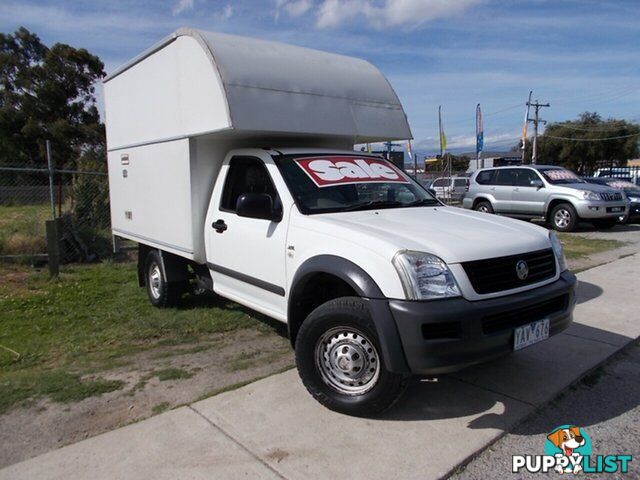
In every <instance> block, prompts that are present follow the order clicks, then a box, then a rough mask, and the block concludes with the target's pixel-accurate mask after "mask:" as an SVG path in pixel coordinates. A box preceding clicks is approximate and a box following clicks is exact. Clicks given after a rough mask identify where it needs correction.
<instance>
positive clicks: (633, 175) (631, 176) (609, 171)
mask: <svg viewBox="0 0 640 480" xmlns="http://www.w3.org/2000/svg"><path fill="white" fill-rule="evenodd" d="M593 176H594V177H595V178H617V179H618V180H624V181H627V182H631V183H634V184H636V185H638V184H639V182H640V170H639V169H637V168H630V167H610V168H609V167H607V168H599V169H597V170H596V171H595V172H594V173H593Z"/></svg>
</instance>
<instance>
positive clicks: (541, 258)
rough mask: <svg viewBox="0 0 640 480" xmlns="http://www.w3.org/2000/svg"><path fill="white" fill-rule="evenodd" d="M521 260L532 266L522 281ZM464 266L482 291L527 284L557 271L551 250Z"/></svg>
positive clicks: (477, 289)
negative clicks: (519, 271)
mask: <svg viewBox="0 0 640 480" xmlns="http://www.w3.org/2000/svg"><path fill="white" fill-rule="evenodd" d="M520 260H524V261H525V262H526V263H527V266H528V267H529V274H528V275H527V277H526V278H525V279H524V280H520V278H518V273H517V272H516V264H517V263H518V262H519V261H520ZM462 267H463V268H464V271H465V272H466V273H467V276H468V277H469V280H470V281H471V285H473V289H474V290H475V291H476V292H477V293H479V294H485V293H494V292H500V291H503V290H510V289H512V288H518V287H523V286H525V285H530V284H532V283H537V282H541V281H543V280H546V279H549V278H552V277H554V276H555V274H556V260H555V257H554V255H553V250H551V249H549V250H539V251H537V252H530V253H523V254H521V255H510V256H508V257H498V258H490V259H487V260H476V261H473V262H465V263H463V264H462Z"/></svg>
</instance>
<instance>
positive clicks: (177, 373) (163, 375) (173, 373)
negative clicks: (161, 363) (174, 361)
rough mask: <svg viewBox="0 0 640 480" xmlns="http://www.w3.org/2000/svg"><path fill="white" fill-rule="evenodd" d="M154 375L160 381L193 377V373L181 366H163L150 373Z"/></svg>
mask: <svg viewBox="0 0 640 480" xmlns="http://www.w3.org/2000/svg"><path fill="white" fill-rule="evenodd" d="M152 375H153V376H154V377H158V380H160V381H161V382H166V381H167V380H182V379H184V378H191V377H193V373H190V372H187V371H186V370H184V369H182V368H175V367H170V368H163V369H161V370H156V371H154V372H153V374H152Z"/></svg>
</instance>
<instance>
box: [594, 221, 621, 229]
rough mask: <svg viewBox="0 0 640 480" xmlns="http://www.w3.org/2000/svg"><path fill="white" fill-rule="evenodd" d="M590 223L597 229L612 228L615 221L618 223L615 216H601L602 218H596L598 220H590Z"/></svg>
mask: <svg viewBox="0 0 640 480" xmlns="http://www.w3.org/2000/svg"><path fill="white" fill-rule="evenodd" d="M591 223H592V224H593V226H594V227H596V228H599V229H602V230H609V229H610V228H613V227H614V226H615V224H616V223H618V219H617V218H602V219H598V220H592V221H591Z"/></svg>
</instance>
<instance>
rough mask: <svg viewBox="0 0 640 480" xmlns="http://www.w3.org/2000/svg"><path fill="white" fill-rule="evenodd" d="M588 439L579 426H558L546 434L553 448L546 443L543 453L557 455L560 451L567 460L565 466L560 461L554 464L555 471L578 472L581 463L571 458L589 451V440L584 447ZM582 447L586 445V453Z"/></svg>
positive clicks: (578, 456)
mask: <svg viewBox="0 0 640 480" xmlns="http://www.w3.org/2000/svg"><path fill="white" fill-rule="evenodd" d="M588 439H589V437H587V435H586V434H585V433H583V432H582V430H581V429H580V427H576V426H569V425H564V426H562V427H559V428H557V429H556V430H554V431H553V432H551V433H550V434H549V435H547V440H548V442H549V443H551V445H552V446H553V447H555V448H550V446H549V445H548V443H547V444H546V445H545V453H550V454H552V455H555V456H558V454H559V453H560V454H561V455H564V456H565V457H567V459H568V460H569V462H566V466H563V464H561V463H559V464H558V465H556V467H555V470H556V472H558V473H578V472H581V471H582V465H580V463H577V462H574V461H572V460H573V459H576V458H581V457H582V456H584V455H585V454H587V455H588V454H590V453H591V441H589V445H588V447H586V445H587V440H588ZM582 447H586V449H587V450H588V453H587V452H585V451H584V450H585V449H584V448H582ZM563 463H564V462H563Z"/></svg>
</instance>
